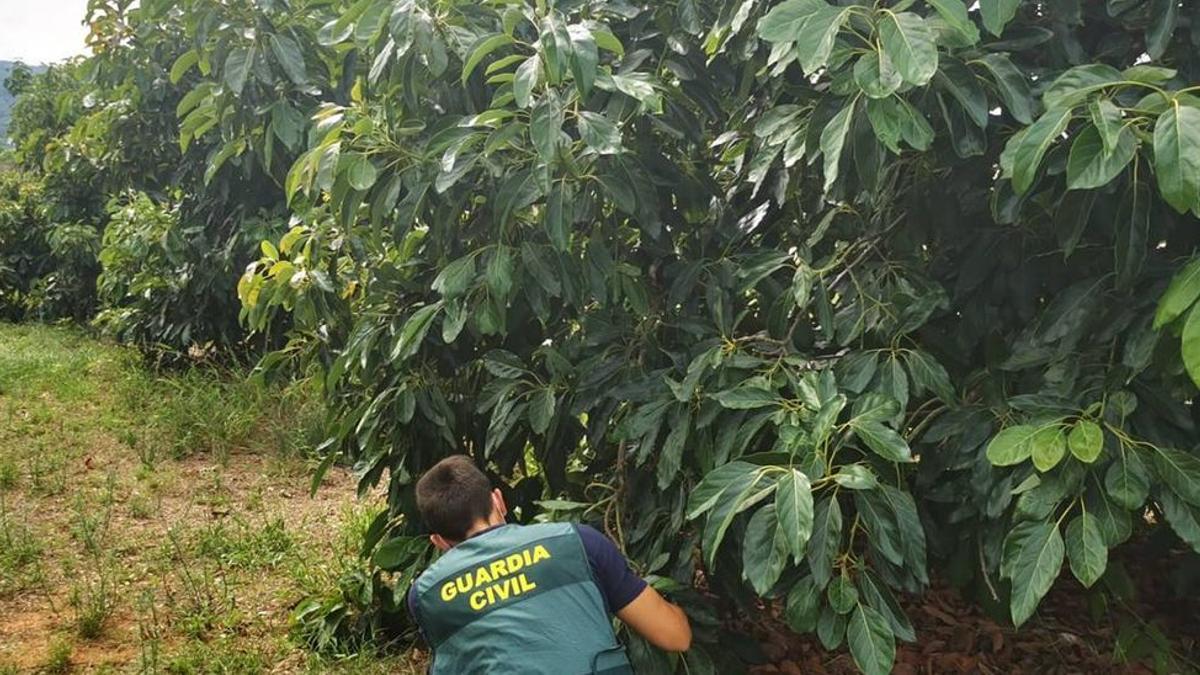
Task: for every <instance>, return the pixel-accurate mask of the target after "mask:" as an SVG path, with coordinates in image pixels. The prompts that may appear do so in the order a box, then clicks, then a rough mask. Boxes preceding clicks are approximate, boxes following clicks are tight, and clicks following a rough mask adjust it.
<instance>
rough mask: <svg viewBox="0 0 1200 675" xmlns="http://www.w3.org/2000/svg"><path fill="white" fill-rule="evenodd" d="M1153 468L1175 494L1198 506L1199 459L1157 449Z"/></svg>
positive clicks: (1180, 451) (1186, 454) (1182, 452)
mask: <svg viewBox="0 0 1200 675" xmlns="http://www.w3.org/2000/svg"><path fill="white" fill-rule="evenodd" d="M1154 468H1155V469H1157V470H1158V475H1159V477H1160V478H1162V480H1163V482H1164V483H1166V484H1167V485H1168V486H1169V487H1170V488H1171V489H1172V490H1174V491H1175V494H1177V495H1179V496H1180V497H1183V498H1184V499H1185V500H1187V501H1188V502H1189V503H1191V504H1192V505H1193V506H1200V458H1197V457H1196V456H1195V455H1192V454H1189V453H1187V452H1184V451H1182V450H1176V449H1174V448H1158V449H1157V452H1156V453H1155V455H1154Z"/></svg>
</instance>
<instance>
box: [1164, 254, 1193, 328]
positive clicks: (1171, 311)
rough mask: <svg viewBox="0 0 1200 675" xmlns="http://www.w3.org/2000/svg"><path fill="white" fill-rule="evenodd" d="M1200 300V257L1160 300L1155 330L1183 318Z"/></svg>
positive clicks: (1173, 281) (1185, 268)
mask: <svg viewBox="0 0 1200 675" xmlns="http://www.w3.org/2000/svg"><path fill="white" fill-rule="evenodd" d="M1197 299H1200V257H1196V258H1193V259H1192V260H1191V261H1190V262H1188V264H1187V265H1186V266H1184V268H1183V269H1182V270H1180V271H1179V272H1177V273H1176V274H1175V276H1174V277H1173V278H1172V279H1171V285H1170V286H1167V291H1166V292H1165V293H1163V296H1162V297H1161V298H1159V300H1158V310H1157V311H1156V312H1155V313H1154V329H1155V330H1158V329H1160V328H1162V327H1163V326H1165V325H1167V324H1169V323H1171V322H1173V321H1175V320H1176V319H1178V318H1179V317H1181V316H1183V314H1184V312H1186V311H1188V310H1189V309H1191V307H1192V305H1194V304H1196V300H1197Z"/></svg>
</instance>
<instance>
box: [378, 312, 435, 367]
mask: <svg viewBox="0 0 1200 675" xmlns="http://www.w3.org/2000/svg"><path fill="white" fill-rule="evenodd" d="M441 308H442V305H441V303H437V304H433V305H426V306H424V307H422V308H420V309H418V310H417V311H415V312H413V314H412V316H410V317H408V320H407V321H405V322H404V327H403V328H401V329H400V336H399V338H398V339H397V340H396V346H395V347H393V348H392V354H391V359H390V360H391V361H393V362H395V361H405V360H407V359H408V358H409V357H410V356H412V355H413V354H416V353H417V350H419V349H420V348H421V343H422V342H424V340H425V334H426V333H428V332H429V326H430V325H432V324H433V318H434V317H435V316H437V313H438V310H440V309H441Z"/></svg>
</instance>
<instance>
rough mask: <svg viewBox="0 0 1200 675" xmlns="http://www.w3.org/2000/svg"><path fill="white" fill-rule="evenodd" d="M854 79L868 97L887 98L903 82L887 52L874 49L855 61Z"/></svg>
mask: <svg viewBox="0 0 1200 675" xmlns="http://www.w3.org/2000/svg"><path fill="white" fill-rule="evenodd" d="M854 81H855V82H856V83H857V84H858V87H859V89H861V90H862V92H863V93H864V94H866V95H867V96H868V97H870V98H887V97H888V96H891V95H892V94H894V93H896V90H897V89H899V88H900V85H902V84H904V79H903V78H902V77H900V73H899V72H898V71H897V70H896V67H895V66H894V65H892V60H891V59H890V58H888V55H887V52H884V51H876V50H872V51H868V52H867V53H865V54H863V55H862V56H860V57H859V59H858V61H857V62H855V64H854Z"/></svg>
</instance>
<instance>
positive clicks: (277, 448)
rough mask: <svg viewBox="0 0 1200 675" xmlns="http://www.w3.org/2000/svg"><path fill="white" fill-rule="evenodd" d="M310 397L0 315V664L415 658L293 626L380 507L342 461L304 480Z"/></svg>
mask: <svg viewBox="0 0 1200 675" xmlns="http://www.w3.org/2000/svg"><path fill="white" fill-rule="evenodd" d="M316 401H317V399H316V397H315V396H314V395H313V391H312V390H311V388H310V386H309V385H306V384H303V383H302V384H299V385H294V386H292V387H290V388H286V389H281V388H278V387H273V386H269V385H264V384H262V383H257V382H253V381H250V380H247V379H246V378H244V377H242V376H241V374H240V373H238V372H236V371H217V370H212V369H208V370H200V369H196V370H192V371H188V372H180V373H174V374H164V373H161V372H154V371H152V370H149V369H147V368H146V367H144V366H143V364H142V362H141V359H140V358H139V357H138V355H137V354H136V353H134V352H132V351H131V350H128V349H124V348H121V347H117V346H114V345H110V344H104V343H102V342H98V341H96V340H94V339H91V338H89V337H87V336H86V335H84V334H83V333H81V332H78V331H75V330H72V329H67V328H52V327H45V326H29V325H22V326H12V325H7V324H2V323H0V675H8V674H9V673H17V672H47V673H49V672H68V671H69V672H96V673H104V672H114V673H117V672H121V673H124V672H139V673H197V674H208V673H258V672H312V673H324V672H343V673H351V674H354V673H363V674H368V673H372V674H373V673H385V672H387V673H405V672H417V671H418V667H417V664H415V663H414V662H413V661H412V660H410V659H409V658H407V657H405V656H403V655H401V656H396V655H384V654H377V653H371V652H370V650H369V649H368V650H367V651H365V652H364V653H362V654H359V655H356V656H355V657H354V658H353V659H348V660H342V661H327V660H323V659H320V658H318V657H316V656H314V655H312V654H310V653H309V652H307V651H305V650H304V649H303V648H301V647H300V646H299V645H297V644H295V643H293V642H292V641H290V638H289V628H290V623H289V617H290V614H291V610H292V608H293V607H295V606H296V604H297V603H299V602H300V600H302V599H303V598H304V597H306V596H308V595H312V594H319V595H328V594H330V593H336V592H337V589H338V586H337V582H338V578H339V576H340V575H341V574H342V573H343V572H345V571H346V570H347V569H351V568H352V567H353V566H354V565H355V564H358V563H359V561H358V559H357V556H356V547H357V545H358V541H359V539H358V537H359V536H361V531H362V528H364V527H365V526H366V524H367V523H369V522H370V518H371V517H372V516H373V514H374V513H375V512H376V511H377V509H378V508H379V503H378V501H376V502H374V503H359V502H356V500H355V497H354V494H355V490H354V488H353V480H352V478H351V477H349V476H348V475H346V474H345V473H344V472H341V471H334V472H331V474H330V476H329V477H328V478H327V479H326V484H325V486H324V487H323V488H322V489H321V491H320V492H318V494H317V496H316V497H315V498H311V499H310V498H309V497H308V481H309V477H310V476H311V469H312V461H313V460H312V459H311V458H310V457H309V449H310V448H312V447H314V446H315V444H316V439H317V438H318V433H317V432H318V431H319V423H320V419H321V414H322V411H321V409H320V406H319V405H318V404H317V403H316ZM377 499H378V497H376V500H377Z"/></svg>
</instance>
